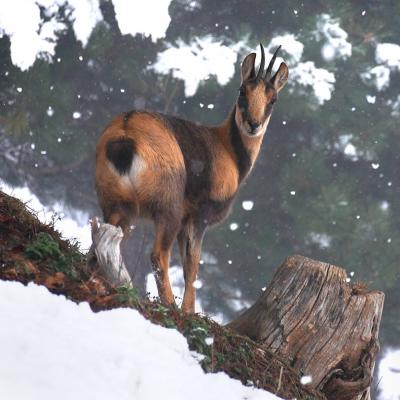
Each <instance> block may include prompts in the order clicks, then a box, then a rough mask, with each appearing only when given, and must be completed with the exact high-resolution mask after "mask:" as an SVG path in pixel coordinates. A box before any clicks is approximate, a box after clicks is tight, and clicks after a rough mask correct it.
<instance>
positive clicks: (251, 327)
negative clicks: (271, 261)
mask: <svg viewBox="0 0 400 400" xmlns="http://www.w3.org/2000/svg"><path fill="white" fill-rule="evenodd" d="M383 302H384V294H383V293H382V292H378V291H372V292H368V291H367V290H366V289H365V287H364V286H363V285H361V284H356V285H351V284H349V283H348V281H347V276H346V272H345V271H344V270H343V269H342V268H339V267H336V266H334V265H329V264H325V263H323V262H319V261H314V260H311V259H308V258H305V257H302V256H292V257H288V258H287V259H286V260H285V262H284V263H283V265H282V266H281V267H280V268H279V269H278V271H277V272H276V273H275V275H274V277H273V279H272V281H271V283H270V285H269V286H268V287H267V289H266V290H265V292H264V293H263V294H262V295H261V297H260V298H259V299H258V300H257V301H256V303H255V304H254V305H253V306H252V307H250V308H249V309H248V310H247V311H245V312H244V313H243V314H242V315H241V316H239V317H238V318H237V319H236V320H234V321H233V322H231V323H230V324H229V325H228V327H229V328H231V329H233V330H235V331H237V332H238V333H240V334H243V335H247V336H249V337H250V338H252V339H253V340H255V341H257V342H260V343H261V344H262V347H264V348H267V349H270V350H272V351H273V352H275V353H276V354H278V355H280V356H282V357H283V358H285V359H286V360H289V362H290V364H291V366H293V367H294V368H295V369H297V370H299V371H302V373H303V375H307V376H310V377H311V379H312V381H311V383H309V385H310V387H313V388H315V389H318V390H320V391H321V392H322V393H324V394H325V396H326V397H327V398H328V399H332V400H333V399H335V400H356V399H357V400H360V399H363V400H367V399H370V392H369V387H370V384H371V381H372V375H373V370H374V364H375V357H376V354H377V352H378V350H379V344H378V331H379V324H380V320H381V314H382V308H383Z"/></svg>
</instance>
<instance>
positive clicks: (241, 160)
mask: <svg viewBox="0 0 400 400" xmlns="http://www.w3.org/2000/svg"><path fill="white" fill-rule="evenodd" d="M254 60H255V55H249V56H248V57H247V58H246V60H245V61H244V63H243V67H242V78H244V81H243V82H242V85H243V86H244V89H243V90H244V91H245V93H244V95H245V98H243V96H242V98H241V100H240V99H239V101H238V103H237V105H235V107H234V109H233V111H232V112H231V114H230V115H229V117H228V118H227V120H226V121H224V122H223V123H222V124H221V125H220V126H217V127H204V126H199V125H196V124H193V123H191V122H189V121H184V120H181V119H178V118H175V117H172V116H166V115H162V114H157V113H151V112H139V111H138V112H134V111H133V112H129V113H126V114H122V115H119V116H118V117H116V118H115V119H114V120H113V121H112V122H111V123H110V124H109V125H108V126H107V127H106V129H105V131H104V132H103V134H102V136H101V137H100V139H99V142H98V144H97V148H96V190H97V194H98V198H99V203H100V207H101V208H102V210H103V214H104V219H105V220H106V222H109V223H111V224H113V225H119V226H121V227H122V228H123V229H124V230H125V231H126V230H127V229H128V227H129V225H130V224H131V223H132V221H133V220H134V219H135V218H138V217H142V218H148V219H151V220H152V221H153V222H154V224H155V228H156V237H155V242H154V247H153V251H152V255H151V260H152V266H153V271H154V274H155V277H156V282H157V286H158V291H159V295H160V298H161V300H162V301H164V302H165V303H167V304H171V303H173V302H174V298H173V295H172V290H171V285H170V282H169V278H168V267H169V258H170V255H171V249H172V245H173V242H174V240H175V238H177V240H178V244H179V249H180V253H181V257H182V261H183V268H184V275H185V295H184V299H183V304H182V308H183V310H184V311H187V312H194V303H195V289H194V287H193V283H194V281H195V280H196V278H197V272H198V266H199V260H200V256H201V244H202V240H203V236H204V233H205V230H206V228H207V227H208V226H210V225H213V224H215V223H218V222H220V221H222V220H223V219H224V218H225V217H226V215H227V214H228V213H229V210H230V207H231V203H232V200H233V198H234V196H235V195H236V193H237V191H238V189H239V185H240V183H241V182H242V181H243V179H244V178H245V176H247V174H248V173H249V171H250V170H251V168H252V166H253V164H254V162H255V160H256V158H257V155H258V153H259V150H260V146H261V143H262V139H263V136H264V132H265V130H266V128H267V125H268V122H269V118H270V114H271V111H272V105H269V103H270V102H271V99H272V98H274V97H276V94H277V92H278V91H279V90H280V89H281V88H282V87H283V85H284V83H285V82H286V80H280V79H276V80H275V81H276V82H278V83H279V85H278V86H277V85H275V86H273V85H271V83H266V82H264V81H262V80H261V81H254V74H255V71H254ZM284 67H285V68H286V69H287V67H286V66H284ZM282 68H283V67H282V65H281V67H280V70H281V69H282ZM285 68H283V69H284V71H283V72H285V71H286V70H285ZM283 72H282V73H283ZM282 73H280V72H279V71H278V73H277V74H279V77H281V76H282ZM275 77H276V75H275ZM275 77H274V78H275ZM279 77H278V78H279ZM282 82H283V83H282ZM251 124H253V125H254V124H259V126H260V128H259V130H257V129H255V134H253V133H252V132H251V129H252V127H251ZM253 128H254V126H253ZM249 132H250V133H249ZM119 154H120V156H119Z"/></svg>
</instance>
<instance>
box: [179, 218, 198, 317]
mask: <svg viewBox="0 0 400 400" xmlns="http://www.w3.org/2000/svg"><path fill="white" fill-rule="evenodd" d="M204 232H205V226H204V225H196V224H193V222H188V223H187V224H186V225H184V226H183V228H182V229H181V231H180V232H179V235H178V243H179V250H180V253H181V258H182V263H183V273H184V277H185V293H184V295H183V302H182V311H183V312H185V313H190V314H193V313H194V312H195V302H196V288H195V287H194V286H193V284H194V282H195V280H196V279H197V273H198V270H199V262H200V257H201V246H202V242H203V237H204Z"/></svg>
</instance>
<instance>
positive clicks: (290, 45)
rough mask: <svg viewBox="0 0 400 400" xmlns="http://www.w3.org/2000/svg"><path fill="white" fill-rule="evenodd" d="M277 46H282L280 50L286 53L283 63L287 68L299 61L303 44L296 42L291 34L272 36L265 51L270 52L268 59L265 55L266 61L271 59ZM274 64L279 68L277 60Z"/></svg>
mask: <svg viewBox="0 0 400 400" xmlns="http://www.w3.org/2000/svg"><path fill="white" fill-rule="evenodd" d="M278 46H282V49H281V50H284V51H285V52H286V53H287V59H286V58H285V61H286V62H287V64H288V65H289V66H290V65H294V64H296V63H298V62H299V61H300V59H301V56H302V55H303V50H304V44H303V43H301V42H300V41H299V40H297V38H296V36H295V35H293V34H292V33H285V34H283V35H278V36H274V37H273V38H272V40H271V42H270V43H269V45H268V47H267V50H268V51H269V52H270V55H269V58H268V55H267V54H266V58H267V60H268V59H270V58H271V57H272V55H273V53H274V52H275V50H276V49H277V47H278ZM276 64H277V66H278V67H279V60H277V63H276ZM277 66H275V68H277Z"/></svg>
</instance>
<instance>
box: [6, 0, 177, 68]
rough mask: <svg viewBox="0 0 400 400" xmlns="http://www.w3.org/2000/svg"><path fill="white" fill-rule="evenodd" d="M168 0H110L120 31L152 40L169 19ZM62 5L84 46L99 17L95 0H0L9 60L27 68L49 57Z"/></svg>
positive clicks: (59, 26)
mask: <svg viewBox="0 0 400 400" xmlns="http://www.w3.org/2000/svg"><path fill="white" fill-rule="evenodd" d="M170 3H171V0H151V1H150V0H148V1H146V2H130V1H124V0H113V4H114V7H115V12H116V19H117V22H118V26H119V29H120V31H121V33H122V34H130V35H133V36H134V35H136V34H137V33H141V34H143V35H146V36H151V38H152V40H153V41H156V40H157V39H160V38H163V37H164V36H165V33H166V30H167V28H168V26H169V23H170V21H171V18H170V16H169V14H168V7H169V5H170ZM63 5H66V6H67V7H68V8H69V9H70V10H71V14H70V18H71V21H72V26H73V30H74V33H75V36H76V38H77V39H78V40H79V41H80V42H81V43H82V45H83V46H86V45H87V43H88V41H89V38H90V35H91V33H92V31H93V29H94V27H95V26H96V25H97V23H98V22H100V21H101V20H102V19H103V16H102V14H101V11H100V5H99V0H12V1H11V0H10V1H4V0H3V1H0V37H1V36H2V35H3V34H6V35H8V36H9V37H10V41H11V49H10V50H11V61H12V63H13V64H14V65H16V66H17V67H19V68H20V69H21V70H22V71H25V70H27V69H29V68H30V67H31V66H32V65H33V64H34V62H35V60H36V58H38V57H39V58H45V59H46V60H47V61H52V60H53V57H54V54H55V47H56V44H57V40H58V35H59V34H60V33H62V32H63V31H65V29H66V26H65V24H63V23H61V22H59V21H57V12H58V10H59V8H60V7H61V6H63ZM39 7H44V8H45V15H46V18H47V21H46V22H43V20H42V19H41V17H40V8H39ZM155 9H157V12H154V10H155ZM21 10H24V11H23V12H21ZM149 21H151V23H149ZM56 61H57V62H60V61H61V60H60V59H57V60H56Z"/></svg>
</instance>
